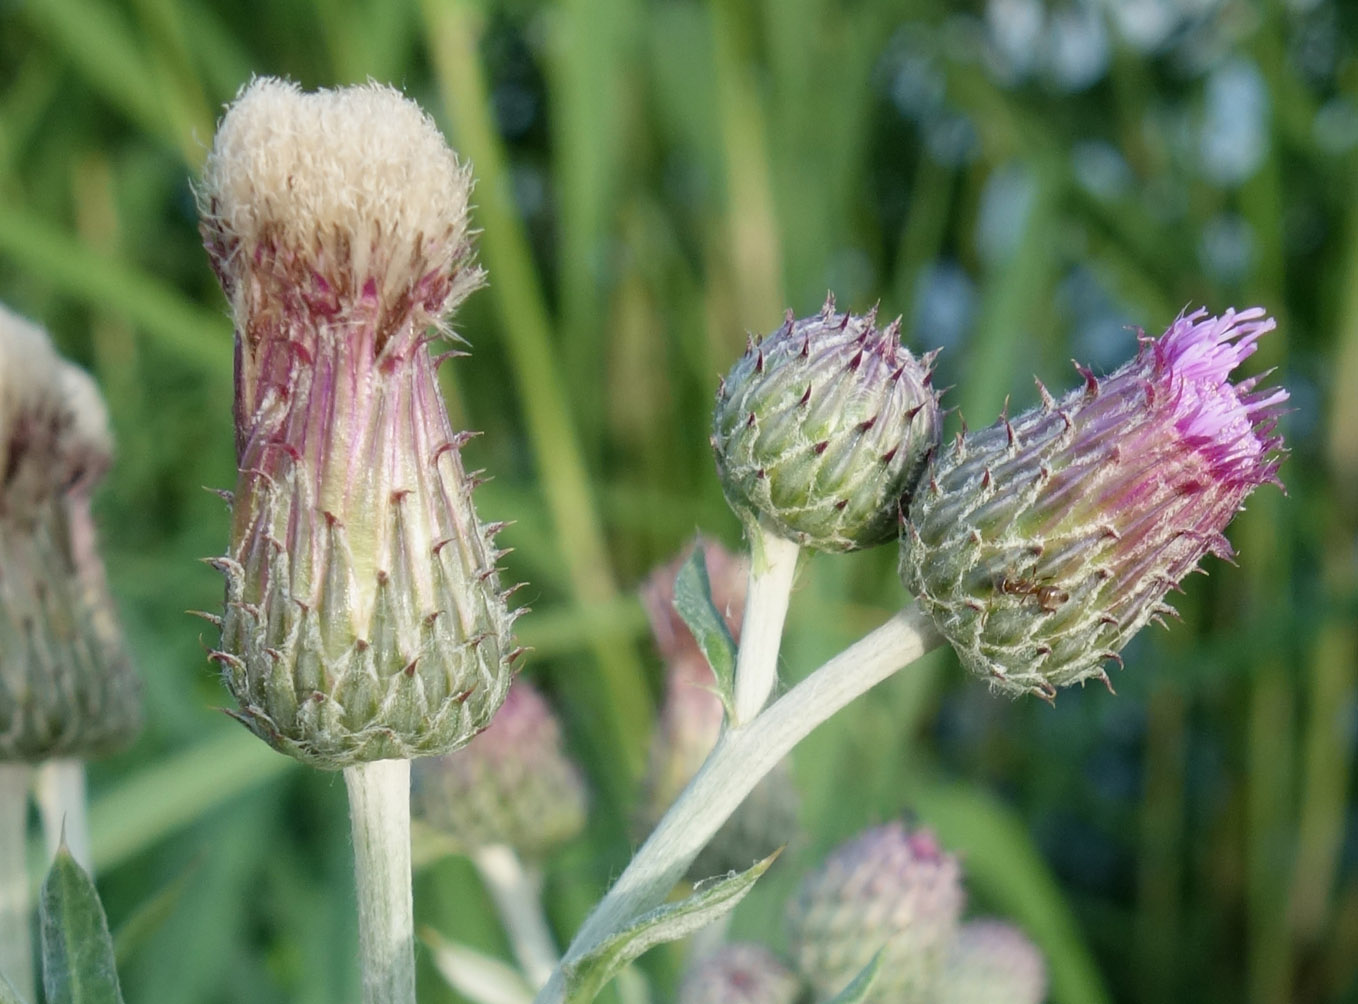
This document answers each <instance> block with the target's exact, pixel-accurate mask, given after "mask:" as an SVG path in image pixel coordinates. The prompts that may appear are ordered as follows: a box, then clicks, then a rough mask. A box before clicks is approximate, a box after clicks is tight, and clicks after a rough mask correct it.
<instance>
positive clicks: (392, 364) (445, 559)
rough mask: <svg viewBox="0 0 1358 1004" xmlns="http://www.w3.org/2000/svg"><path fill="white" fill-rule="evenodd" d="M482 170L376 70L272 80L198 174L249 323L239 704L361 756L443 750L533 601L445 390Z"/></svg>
mask: <svg viewBox="0 0 1358 1004" xmlns="http://www.w3.org/2000/svg"><path fill="white" fill-rule="evenodd" d="M470 185H471V180H470V176H469V173H468V170H467V169H466V168H465V167H463V166H462V165H461V164H459V163H458V161H457V158H456V156H455V155H454V154H453V152H452V151H451V150H449V149H448V146H447V145H446V144H445V143H444V141H443V137H442V136H441V135H440V134H439V132H438V129H437V128H436V127H435V126H434V124H433V122H432V121H430V119H429V118H428V117H427V116H426V115H425V114H424V113H423V112H421V111H420V109H419V107H418V106H416V105H415V104H414V103H413V102H411V101H408V100H407V99H405V98H404V97H402V96H401V95H400V94H399V93H398V92H397V91H395V90H393V89H391V88H389V87H384V86H380V85H376V84H369V85H366V86H361V87H349V88H343V89H340V90H333V91H320V92H317V93H314V94H304V93H302V92H301V91H300V90H299V89H298V88H297V87H296V86H294V85H292V84H289V83H284V82H282V81H278V80H271V79H262V80H257V81H255V82H253V83H252V84H250V85H249V86H248V87H247V88H246V89H245V90H244V91H243V92H242V93H241V95H240V96H239V97H238V98H237V99H236V101H235V103H234V104H233V105H232V106H231V107H230V108H229V109H228V111H227V113H226V116H225V117H224V118H223V119H222V122H221V125H220V126H219V128H218V131H217V136H216V139H215V141H214V143H213V148H212V151H211V153H210V154H209V156H208V159H207V163H206V165H205V167H204V169H203V178H202V182H201V184H200V186H199V189H198V199H199V210H200V213H201V216H202V225H201V230H202V235H203V241H204V245H205V246H206V248H207V251H208V254H209V256H210V258H211V260H212V265H213V268H214V269H215V270H216V272H217V275H218V277H219V279H220V280H221V283H222V289H223V290H224V291H225V293H226V296H227V299H228V300H229V301H230V303H231V308H232V313H233V315H234V319H235V325H236V404H235V413H236V454H237V466H238V469H239V474H238V478H237V484H236V491H235V495H234V500H233V520H232V533H231V546H230V550H229V553H228V554H227V555H226V556H224V557H222V558H220V559H217V560H216V562H215V564H216V565H217V567H218V568H219V569H220V570H221V571H222V572H223V573H224V574H225V576H226V581H227V584H226V610H225V613H224V615H223V617H222V618H221V629H222V641H221V645H220V648H219V650H218V651H216V652H215V653H214V658H215V659H216V660H217V661H219V662H220V663H221V665H222V670H223V677H224V679H225V681H226V684H227V686H228V688H229V689H230V690H231V692H232V694H233V695H234V696H235V698H236V700H237V702H238V703H239V706H240V707H239V711H238V712H237V717H238V718H239V719H240V720H241V721H242V722H244V723H245V724H246V725H247V726H248V727H249V728H250V729H251V730H252V731H253V732H254V733H255V734H256V735H258V736H260V737H261V738H263V739H264V740H266V741H267V742H269V743H270V744H271V745H273V746H274V747H275V748H276V749H279V750H281V751H283V752H286V753H289V754H291V755H292V756H295V757H297V758H298V759H300V760H303V761H305V762H307V763H311V764H313V765H315V766H319V767H324V768H340V767H344V766H347V765H349V764H353V763H359V762H364V761H369V760H381V759H387V758H393V757H413V756H420V755H426V754H436V753H443V752H446V751H447V750H449V749H453V748H455V747H457V746H459V745H462V744H463V743H465V742H466V741H467V740H469V739H470V738H471V737H472V736H474V735H475V734H476V733H477V732H478V731H480V730H481V729H482V728H484V727H485V726H486V724H487V723H488V722H489V721H490V718H491V715H493V714H494V712H495V709H496V708H498V707H499V706H500V703H501V702H502V701H503V700H504V696H505V691H506V689H507V688H508V686H509V679H510V668H509V664H510V661H511V659H512V658H513V656H514V655H515V651H514V650H513V642H512V639H511V623H512V619H513V615H512V614H511V613H510V612H509V611H508V609H507V604H506V592H505V591H503V590H502V589H501V587H500V580H499V574H498V571H497V568H496V561H497V560H498V557H499V555H500V553H501V552H498V551H497V550H496V549H495V547H494V545H493V543H492V538H493V536H494V534H495V533H496V532H497V531H498V530H499V528H500V527H499V526H497V525H486V524H483V523H481V522H480V520H479V519H478V517H477V514H476V511H475V509H474V508H473V506H472V502H471V491H472V488H473V487H474V485H475V483H476V481H475V478H474V477H469V476H468V475H467V474H466V473H465V472H464V470H463V467H462V460H461V455H460V452H459V451H460V448H461V447H462V446H463V444H464V443H465V442H466V441H467V440H468V439H469V438H471V433H466V432H461V433H455V432H454V431H453V429H452V427H451V425H450V424H449V421H448V415H447V411H446V410H445V408H444V404H443V400H442V398H441V396H440V394H439V390H438V384H437V381H436V378H435V369H436V366H437V362H436V361H435V360H434V359H433V358H432V357H431V355H430V351H429V342H430V339H431V337H433V336H432V334H431V329H432V330H433V331H437V332H440V333H442V334H449V333H450V329H449V327H448V318H449V315H450V313H451V311H452V310H453V308H454V307H455V306H456V305H457V304H458V303H459V302H460V301H461V300H462V299H463V297H465V296H466V294H467V293H468V292H469V291H470V290H472V289H473V288H475V287H476V286H477V285H478V284H479V283H480V282H481V273H480V271H479V270H478V269H476V268H475V267H474V266H473V265H472V263H471V242H470V236H469V233H468V230H467V197H468V193H469V189H470Z"/></svg>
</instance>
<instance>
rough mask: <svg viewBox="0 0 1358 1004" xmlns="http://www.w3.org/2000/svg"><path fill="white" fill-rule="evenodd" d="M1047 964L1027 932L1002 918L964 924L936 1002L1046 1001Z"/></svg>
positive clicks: (996, 1003) (1028, 1003)
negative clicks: (1001, 919)
mask: <svg viewBox="0 0 1358 1004" xmlns="http://www.w3.org/2000/svg"><path fill="white" fill-rule="evenodd" d="M1046 998H1047V966H1046V963H1045V962H1044V961H1043V959H1042V953H1041V952H1039V951H1038V950H1037V947H1036V946H1035V945H1034V944H1033V943H1032V942H1031V941H1029V940H1028V937H1027V936H1026V935H1025V934H1024V933H1023V932H1022V931H1020V930H1019V929H1018V928H1016V927H1014V926H1013V925H1012V924H1006V923H1004V922H1003V921H1000V920H973V921H971V922H970V923H967V924H964V925H962V929H961V930H960V931H958V932H957V940H956V941H954V942H953V943H952V948H951V949H950V950H949V952H948V960H947V962H946V963H944V966H943V972H942V974H941V975H940V976H939V979H938V984H937V986H936V987H935V988H934V995H933V997H932V998H930V1002H931V1004H1042V1002H1043V1001H1044V1000H1046Z"/></svg>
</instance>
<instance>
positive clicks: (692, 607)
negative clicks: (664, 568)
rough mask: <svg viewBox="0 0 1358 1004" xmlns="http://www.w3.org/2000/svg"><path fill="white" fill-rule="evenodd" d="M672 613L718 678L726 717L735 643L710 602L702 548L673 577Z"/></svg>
mask: <svg viewBox="0 0 1358 1004" xmlns="http://www.w3.org/2000/svg"><path fill="white" fill-rule="evenodd" d="M674 609H675V610H677V611H678V612H679V616H680V617H682V618H683V619H684V623H685V624H687V625H688V629H689V631H691V632H692V633H693V639H694V640H695V641H696V642H697V643H698V647H699V648H700V649H702V653H703V655H704V656H706V658H707V663H708V665H709V666H711V667H712V672H713V674H714V675H715V676H716V678H717V696H719V697H720V698H721V702H722V704H724V705H726V710H727V713H728V714H729V713H730V710H731V701H732V688H733V687H734V685H735V676H736V643H735V639H733V638H732V637H731V632H730V631H728V630H727V628H726V619H725V618H724V617H722V615H721V611H720V610H718V609H717V605H716V604H715V603H713V602H712V583H711V582H710V581H708V578H707V557H706V555H705V554H704V553H703V549H702V547H695V548H694V549H693V553H692V554H691V555H689V558H688V560H687V561H686V562H684V567H683V568H681V569H679V574H678V575H677V576H676V577H675V580H674Z"/></svg>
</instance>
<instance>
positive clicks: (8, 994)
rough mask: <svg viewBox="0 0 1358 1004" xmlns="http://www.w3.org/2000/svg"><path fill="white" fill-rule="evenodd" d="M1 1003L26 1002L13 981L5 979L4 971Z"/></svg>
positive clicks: (0, 996) (1, 975) (22, 1003)
mask: <svg viewBox="0 0 1358 1004" xmlns="http://www.w3.org/2000/svg"><path fill="white" fill-rule="evenodd" d="M0 1004H24V999H23V998H22V997H20V996H19V991H17V990H15V989H14V984H13V983H11V982H10V981H9V980H7V979H5V974H4V973H0Z"/></svg>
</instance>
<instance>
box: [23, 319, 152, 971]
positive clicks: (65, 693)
mask: <svg viewBox="0 0 1358 1004" xmlns="http://www.w3.org/2000/svg"><path fill="white" fill-rule="evenodd" d="M111 458H112V439H111V436H110V434H109V430H108V416H107V413H106V411H105V409H104V403H103V399H102V397H101V396H100V394H99V391H98V389H97V388H96V387H95V385H94V381H93V380H92V379H91V378H90V377H89V375H88V374H86V373H85V372H84V371H83V370H80V369H78V368H77V367H75V366H73V365H72V364H70V363H68V362H66V361H65V360H63V359H61V358H60V357H58V356H57V354H56V352H55V351H54V350H53V348H52V346H51V343H50V341H49V340H48V338H47V335H46V333H45V332H43V331H42V329H40V328H39V327H37V326H36V325H34V324H31V323H30V322H28V321H25V320H23V319H22V318H20V317H18V316H16V315H14V314H12V313H10V312H9V311H7V310H5V309H4V308H0V471H3V477H2V478H0V761H3V763H0V797H2V798H3V804H0V817H3V828H4V833H3V836H0V862H3V863H0V868H3V875H0V895H3V897H4V901H5V902H4V908H3V909H0V972H5V973H7V974H8V975H9V976H10V978H11V980H12V982H14V983H15V984H16V985H17V986H19V987H21V988H24V989H25V991H26V992H28V993H29V995H30V996H31V985H32V983H33V974H32V971H31V964H32V963H31V957H30V956H31V941H30V938H29V933H28V927H29V917H28V905H27V904H28V878H27V869H26V867H25V855H26V850H25V846H24V837H25V833H26V827H25V823H26V820H27V801H28V791H29V787H30V782H31V783H33V785H34V787H35V789H36V794H37V796H38V805H39V810H40V815H41V817H42V821H43V827H44V830H45V833H46V836H47V842H48V847H49V850H51V851H53V852H55V849H56V847H57V845H58V844H59V843H60V842H61V837H62V834H63V833H64V834H65V838H66V840H67V842H68V843H69V845H70V847H71V848H72V851H73V853H74V854H75V856H76V857H77V858H78V859H79V860H80V861H81V862H82V863H84V864H85V865H86V867H88V864H89V860H90V849H89V835H88V827H87V824H86V815H85V784H84V765H83V761H84V760H85V759H88V758H94V757H98V756H103V755H105V754H108V753H111V752H115V751H117V750H119V749H121V748H122V747H124V746H126V745H127V744H128V743H129V742H131V740H132V739H133V737H135V735H136V734H137V732H138V730H139V729H140V726H141V702H140V687H139V683H138V680H137V677H136V674H135V672H134V671H133V669H132V665H131V661H130V660H129V659H128V657H127V653H126V650H125V648H124V646H123V642H122V636H121V631H120V629H119V627H118V622H117V615H116V612H115V611H114V608H113V603H112V599H111V597H110V596H109V593H108V587H107V584H106V582H105V578H104V568H103V563H102V560H101V559H100V556H99V552H98V548H97V545H96V541H95V530H94V521H93V517H92V515H91V511H90V506H91V493H92V491H93V489H94V487H95V485H96V484H97V483H98V482H99V480H100V479H101V478H102V477H103V475H104V472H105V471H106V470H107V469H108V466H109V464H110V461H111Z"/></svg>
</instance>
